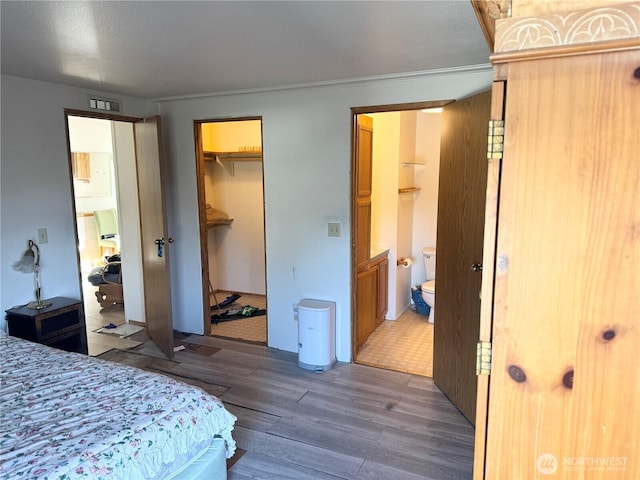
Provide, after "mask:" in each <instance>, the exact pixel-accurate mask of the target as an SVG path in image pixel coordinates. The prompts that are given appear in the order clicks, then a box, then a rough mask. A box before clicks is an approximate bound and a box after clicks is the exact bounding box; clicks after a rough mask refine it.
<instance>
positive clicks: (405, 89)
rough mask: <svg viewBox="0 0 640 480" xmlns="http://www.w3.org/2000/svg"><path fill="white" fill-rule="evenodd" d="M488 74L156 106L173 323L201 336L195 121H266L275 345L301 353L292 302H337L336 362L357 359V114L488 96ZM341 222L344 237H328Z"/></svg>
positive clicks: (271, 340) (196, 99) (205, 98)
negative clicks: (170, 241)
mask: <svg viewBox="0 0 640 480" xmlns="http://www.w3.org/2000/svg"><path fill="white" fill-rule="evenodd" d="M491 78H492V73H491V70H490V68H486V69H482V70H478V71H472V72H468V73H462V72H457V73H453V72H449V73H445V74H440V75H437V74H433V75H424V76H416V77H411V78H403V79H393V80H386V81H376V82H357V83H356V82H354V83H345V84H342V85H334V86H326V87H325V86H317V87H313V88H298V89H290V90H274V91H268V92H258V93H245V94H241V93H239V94H232V95H218V96H202V97H193V98H178V99H174V100H163V101H161V102H159V110H160V113H161V114H162V116H163V134H164V140H165V145H166V153H167V160H168V162H169V165H168V167H169V168H168V172H167V173H168V175H167V178H168V180H169V196H170V198H169V205H170V207H169V227H170V234H171V235H172V236H174V237H175V238H176V243H175V244H174V245H173V246H172V255H171V269H172V295H173V297H172V298H173V320H174V326H175V328H176V329H178V330H182V331H187V332H194V333H202V332H203V330H204V323H203V318H204V313H203V311H202V298H201V291H202V290H201V288H200V285H198V283H199V282H200V278H201V264H200V256H199V255H197V254H194V253H193V252H198V251H199V237H198V209H197V193H196V182H195V178H196V177H195V175H196V171H195V158H194V151H195V147H194V134H193V121H194V120H196V119H200V120H201V119H213V118H234V117H235V118H238V117H246V116H260V117H262V119H263V154H264V182H265V185H264V188H265V203H266V219H265V224H266V251H267V260H266V265H267V291H268V299H267V300H268V305H269V332H268V335H269V345H270V346H271V347H274V348H279V349H283V350H288V351H297V325H296V323H295V320H294V318H293V311H292V304H293V303H297V302H299V301H300V300H301V299H303V298H314V299H320V300H330V301H334V302H336V354H337V357H338V360H340V361H349V360H350V359H351V242H350V228H351V227H350V225H351V223H350V222H351V219H350V215H351V200H350V196H351V188H350V184H351V172H350V168H351V135H352V132H351V125H352V122H351V120H352V119H351V112H350V107H355V106H371V105H383V104H394V103H405V102H417V101H428V100H440V99H456V98H461V97H465V96H467V95H470V94H473V93H475V92H478V91H481V90H483V89H486V87H487V86H488V85H490V83H491ZM328 222H340V223H341V225H342V236H341V237H338V238H335V237H328V236H327V223H328Z"/></svg>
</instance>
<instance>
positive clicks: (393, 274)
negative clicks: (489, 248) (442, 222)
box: [353, 101, 448, 377]
mask: <svg viewBox="0 0 640 480" xmlns="http://www.w3.org/2000/svg"><path fill="white" fill-rule="evenodd" d="M446 103H448V102H446V101H445V102H435V103H434V102H426V103H423V104H411V105H394V106H390V107H388V108H385V107H381V108H371V109H363V110H362V111H358V112H354V113H356V115H355V118H356V120H355V125H356V130H355V132H354V151H355V153H356V154H355V155H354V163H355V165H354V167H353V171H354V172H357V175H355V176H354V177H356V178H354V190H355V191H356V192H358V193H357V194H356V196H357V198H356V200H354V202H353V203H354V210H355V211H354V214H353V218H354V219H355V221H354V233H353V235H354V237H353V238H354V239H356V245H357V246H358V248H357V251H356V253H355V256H356V260H355V264H356V267H355V270H356V273H355V279H354V290H355V293H354V295H355V301H354V305H355V312H354V316H353V318H354V322H355V331H354V339H355V344H354V349H353V350H354V351H353V358H354V360H355V362H356V363H362V364H366V365H371V366H375V367H378V368H385V369H389V370H395V371H401V372H407V373H412V374H417V375H423V376H427V377H431V376H432V364H433V361H432V359H433V329H434V327H433V324H429V323H428V322H427V318H428V317H427V316H425V315H422V314H421V313H419V312H417V311H415V310H413V309H412V308H411V307H412V304H411V288H412V286H416V285H420V284H421V283H423V282H424V279H425V273H424V272H425V269H424V264H423V262H422V249H423V248H424V247H428V246H435V244H436V243H435V242H436V223H437V208H438V176H439V153H440V123H441V122H440V116H441V114H440V110H441V106H442V105H444V104H446ZM363 119H366V123H365V127H364V130H363V126H362V125H363ZM363 132H364V135H363ZM359 137H362V138H359ZM367 176H370V180H369V179H368V178H366V177H367ZM363 177H365V178H363ZM356 183H357V184H362V185H355V184H356ZM363 185H364V187H363ZM381 258H386V261H383V262H382V263H380V259H381ZM407 259H411V261H410V262H407V261H406V260H407ZM408 263H411V265H408ZM378 265H382V268H380V267H377V266H378ZM376 267H377V268H376ZM380 282H384V284H383V285H380ZM372 286H374V288H372ZM372 297H374V298H372ZM380 301H383V302H384V303H385V304H384V306H381V307H378V304H379V303H380ZM369 305H371V308H372V309H373V311H374V319H373V321H371V320H370V319H369V318H368V317H369V316H370V314H369V310H370V308H369ZM363 316H364V318H362V317H363ZM363 330H364V333H363Z"/></svg>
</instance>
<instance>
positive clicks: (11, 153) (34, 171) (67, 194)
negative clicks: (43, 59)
mask: <svg viewBox="0 0 640 480" xmlns="http://www.w3.org/2000/svg"><path fill="white" fill-rule="evenodd" d="M89 93H94V94H98V95H104V96H108V97H111V98H113V97H115V98H120V99H122V101H123V109H124V111H123V114H124V115H131V116H144V115H145V114H147V113H150V111H149V106H150V104H149V103H148V102H146V101H144V100H140V99H135V98H132V97H123V96H122V95H117V94H113V93H109V92H95V91H90V90H84V89H79V88H73V87H67V86H64V85H58V84H51V83H45V82H37V81H33V80H27V79H24V78H17V77H12V76H8V75H2V78H1V85H0V95H1V97H2V104H1V108H2V115H1V123H0V125H1V128H2V143H1V151H0V162H1V163H0V178H1V180H0V198H1V203H0V213H1V215H0V253H1V258H2V262H0V304H1V306H0V308H2V310H3V311H4V310H6V309H8V308H11V307H13V306H15V305H21V304H25V303H27V302H28V301H30V300H32V298H33V275H27V274H24V273H20V272H16V271H15V270H13V268H12V267H11V266H12V264H13V262H15V261H16V260H18V258H19V257H20V255H22V252H24V250H25V249H26V247H27V239H32V240H37V229H38V228H47V233H48V237H49V242H48V243H47V244H44V245H40V249H41V253H42V271H41V273H42V283H43V296H44V297H45V298H46V297H54V296H67V297H73V298H78V299H80V298H81V297H80V276H79V272H78V265H77V262H78V260H77V249H76V233H75V229H74V216H73V207H72V190H71V173H70V171H69V158H68V154H67V138H66V133H65V117H64V109H65V108H72V109H79V110H82V109H86V101H87V94H89ZM2 323H3V324H4V319H3V320H2Z"/></svg>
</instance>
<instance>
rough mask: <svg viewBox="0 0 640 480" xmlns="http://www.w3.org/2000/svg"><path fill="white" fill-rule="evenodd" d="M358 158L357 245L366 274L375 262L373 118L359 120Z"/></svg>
mask: <svg viewBox="0 0 640 480" xmlns="http://www.w3.org/2000/svg"><path fill="white" fill-rule="evenodd" d="M356 120H357V125H356V138H355V148H356V154H355V156H354V159H355V160H354V162H355V165H354V169H353V171H354V182H355V185H354V190H355V212H354V239H355V242H356V245H355V253H356V268H357V270H358V271H362V270H364V269H366V268H368V266H369V259H370V258H371V187H372V169H373V118H371V117H367V116H366V115H358V116H357V117H356Z"/></svg>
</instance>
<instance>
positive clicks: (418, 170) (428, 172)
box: [411, 112, 441, 285]
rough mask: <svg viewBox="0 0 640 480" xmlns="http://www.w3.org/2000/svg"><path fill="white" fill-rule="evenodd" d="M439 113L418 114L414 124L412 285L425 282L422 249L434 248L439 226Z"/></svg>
mask: <svg viewBox="0 0 640 480" xmlns="http://www.w3.org/2000/svg"><path fill="white" fill-rule="evenodd" d="M440 126H441V114H440V113H423V112H418V114H417V123H416V162H420V163H424V164H425V165H424V166H422V165H420V166H415V167H413V170H414V175H415V183H416V185H418V186H419V187H420V188H421V189H422V190H420V193H419V194H416V195H415V204H414V212H413V214H414V220H413V241H412V245H413V252H412V254H411V255H412V257H413V266H412V268H411V285H420V284H421V283H422V282H424V281H425V278H426V274H425V271H424V262H423V259H422V249H423V248H424V247H435V246H436V227H437V224H438V179H439V175H440Z"/></svg>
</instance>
